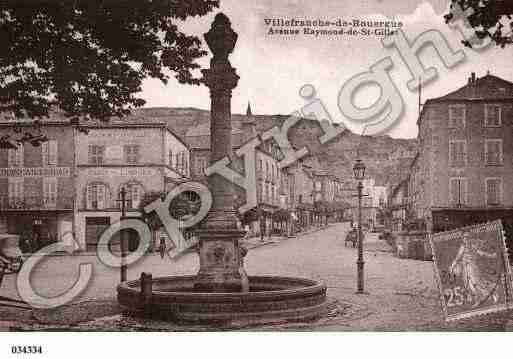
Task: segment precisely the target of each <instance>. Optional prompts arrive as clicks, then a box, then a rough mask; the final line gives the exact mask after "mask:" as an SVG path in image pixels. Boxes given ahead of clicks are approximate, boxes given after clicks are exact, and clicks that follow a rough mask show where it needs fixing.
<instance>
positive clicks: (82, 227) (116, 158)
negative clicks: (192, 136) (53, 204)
mask: <svg viewBox="0 0 513 359" xmlns="http://www.w3.org/2000/svg"><path fill="white" fill-rule="evenodd" d="M80 130H82V131H79V130H78V129H77V130H76V149H77V151H76V153H77V155H76V167H77V172H76V173H77V175H76V204H75V227H76V231H75V232H76V239H77V240H78V242H79V243H80V247H81V248H82V249H87V250H94V249H95V248H96V246H97V244H98V239H99V237H100V235H101V233H102V232H103V231H104V230H105V228H107V227H108V226H109V225H110V224H112V223H114V222H116V221H118V220H119V219H120V217H121V210H120V209H121V203H120V193H121V189H122V188H124V189H125V191H126V193H127V200H128V203H127V205H128V206H127V209H128V211H127V215H128V216H138V215H139V212H138V208H139V204H140V201H141V199H142V196H143V195H144V193H147V192H167V191H169V190H170V189H171V188H173V187H174V186H176V185H178V184H179V183H182V182H185V181H187V180H188V178H189V177H190V176H189V175H190V161H189V156H190V154H189V150H188V147H187V146H186V145H185V144H184V143H182V142H181V140H180V139H179V138H178V137H177V136H175V135H174V134H173V133H172V132H171V131H170V130H169V129H168V128H167V127H166V125H165V124H164V123H162V122H152V121H149V120H147V119H145V120H141V119H123V120H122V121H114V120H111V121H110V122H108V123H103V124H92V125H82V126H81V127H80ZM84 130H86V132H87V133H84Z"/></svg>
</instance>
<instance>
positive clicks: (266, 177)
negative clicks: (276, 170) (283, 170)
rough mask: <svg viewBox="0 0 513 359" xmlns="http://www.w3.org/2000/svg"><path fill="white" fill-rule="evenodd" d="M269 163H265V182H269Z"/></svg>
mask: <svg viewBox="0 0 513 359" xmlns="http://www.w3.org/2000/svg"><path fill="white" fill-rule="evenodd" d="M269 179H270V178H269V162H266V163H265V180H266V181H269Z"/></svg>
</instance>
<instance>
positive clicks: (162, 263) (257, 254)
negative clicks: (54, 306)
mask: <svg viewBox="0 0 513 359" xmlns="http://www.w3.org/2000/svg"><path fill="white" fill-rule="evenodd" d="M348 229H349V226H348V224H346V223H337V224H330V225H329V226H327V227H325V228H321V229H319V230H317V231H314V232H310V233H308V234H304V235H298V236H297V237H294V238H277V237H273V238H272V240H270V241H269V240H266V241H265V242H264V243H262V245H258V242H257V241H255V240H252V242H251V245H250V246H249V248H250V250H249V252H248V254H247V256H246V258H245V268H246V271H247V272H248V274H249V275H279V276H293V277H304V278H311V279H316V280H322V281H324V282H325V283H326V284H327V286H328V297H329V313H328V315H327V316H326V317H325V318H322V319H321V320H319V321H317V322H314V323H284V324H282V325H274V326H270V327H261V328H259V329H270V330H345V331H348V330H349V331H354V330H439V329H451V330H454V329H464V330H476V329H477V330H479V329H481V330H483V329H484V330H495V329H501V328H502V325H503V321H500V320H499V321H500V323H499V324H497V320H492V322H486V323H485V322H483V321H479V322H475V321H474V322H470V323H469V324H465V325H463V326H461V325H460V326H454V325H452V326H449V325H446V324H444V322H443V318H442V313H441V307H440V302H439V296H438V291H437V288H436V284H435V281H434V276H433V264H432V262H427V261H417V260H408V259H399V258H396V257H395V256H393V254H392V253H391V252H390V249H389V248H388V245H387V244H386V243H385V242H384V241H380V240H379V239H378V235H377V234H373V233H367V234H366V238H365V248H366V250H365V253H364V256H365V290H366V292H367V294H363V295H362V294H355V289H356V255H357V252H356V249H354V248H352V247H351V246H348V247H345V246H344V238H345V234H346V233H347V231H348ZM80 263H91V264H92V265H93V266H94V274H93V279H92V281H91V283H90V285H89V286H88V287H87V289H86V290H85V291H84V292H83V293H82V294H81V295H80V296H79V297H77V298H76V299H75V302H84V301H87V302H92V301H93V302H94V301H95V302H97V303H100V304H98V306H101V303H103V302H105V303H108V302H113V301H114V300H115V296H116V285H117V284H118V282H119V269H114V268H109V267H107V266H105V265H104V264H102V263H100V262H99V261H98V259H97V258H96V257H95V256H92V255H77V256H55V257H48V258H45V259H44V260H43V261H42V262H41V264H40V265H39V266H38V267H37V270H36V271H35V272H34V273H33V276H32V283H33V284H34V286H35V289H36V290H37V291H38V293H39V294H41V295H43V296H55V295H57V294H59V293H60V292H62V291H63V290H65V289H66V288H67V287H69V286H71V285H73V284H74V282H75V281H76V278H77V275H78V268H79V265H80ZM198 266H199V264H198V257H197V255H196V254H195V253H189V254H186V255H184V256H182V257H180V258H178V259H177V260H170V259H169V258H167V257H165V258H164V259H161V258H160V256H158V255H150V256H146V257H144V258H142V259H141V260H140V261H139V262H137V263H136V264H134V265H132V266H131V267H130V268H129V269H128V279H137V278H138V277H139V275H140V273H141V272H143V271H144V272H151V273H152V274H153V276H154V277H158V276H169V275H190V274H195V273H196V272H197V270H198ZM0 295H3V296H9V297H16V296H17V291H16V285H15V280H14V278H13V277H7V278H6V280H4V284H3V286H2V288H1V289H0ZM2 311H3V312H2ZM105 314H107V313H105ZM1 316H4V317H5V318H10V319H11V320H13V312H12V311H9V312H6V310H5V309H1V310H0V318H1ZM20 318H23V316H17V317H15V319H17V320H20ZM1 320H2V319H0V321H1ZM6 320H8V319H6ZM497 326H498V327H497ZM0 327H1V325H0Z"/></svg>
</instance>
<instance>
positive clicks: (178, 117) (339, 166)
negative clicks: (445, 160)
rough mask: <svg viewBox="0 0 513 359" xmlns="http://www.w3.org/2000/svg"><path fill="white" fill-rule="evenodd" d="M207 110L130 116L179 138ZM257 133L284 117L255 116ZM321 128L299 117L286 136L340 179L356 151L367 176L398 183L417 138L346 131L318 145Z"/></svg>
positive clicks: (235, 119)
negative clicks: (164, 126) (160, 124)
mask: <svg viewBox="0 0 513 359" xmlns="http://www.w3.org/2000/svg"><path fill="white" fill-rule="evenodd" d="M209 114H210V113H209V112H208V111H205V110H199V109H194V108H162V107H161V108H144V109H139V110H137V111H136V112H135V113H134V115H133V116H136V117H144V118H145V119H152V120H159V121H163V122H166V123H167V125H168V127H169V128H170V129H171V130H172V131H173V132H175V133H176V134H177V135H178V136H180V137H181V138H182V139H184V138H185V133H186V131H187V130H188V129H189V128H190V127H192V126H197V125H199V124H204V123H208V122H209V121H210V118H209ZM245 118H246V115H240V114H234V115H232V121H233V122H234V126H237V123H239V122H240V121H242V120H243V119H245ZM253 118H254V119H255V122H256V124H257V129H258V131H259V132H263V131H265V130H267V129H269V128H271V127H273V126H275V125H278V126H281V124H282V123H283V121H284V120H285V119H286V118H287V116H284V115H274V116H261V115H254V116H253ZM321 135H322V130H321V128H320V125H319V123H318V122H317V121H314V120H309V119H302V120H301V121H300V122H299V123H298V124H296V126H294V127H293V128H292V129H291V130H290V132H289V139H290V141H291V142H292V144H293V145H295V146H296V147H297V148H300V147H303V146H307V147H308V148H309V149H310V153H311V154H312V156H313V157H315V158H314V159H313V162H314V163H318V165H317V164H316V165H315V167H317V166H319V165H320V166H321V167H322V168H324V169H328V170H329V171H330V172H331V173H333V174H335V175H337V176H339V177H341V178H343V179H348V178H352V176H353V174H352V166H353V164H354V162H355V160H356V158H357V152H359V155H360V158H361V159H362V160H363V161H364V163H365V165H366V166H367V168H368V170H367V174H368V177H372V178H375V179H376V184H378V185H386V184H393V183H397V182H398V181H399V179H400V178H402V177H404V176H405V175H406V173H407V170H408V166H409V164H410V163H411V160H412V159H413V157H414V156H415V153H416V150H417V141H416V140H415V139H394V138H391V137H389V136H378V137H371V136H360V135H357V134H355V133H352V132H350V131H345V132H344V133H343V134H342V135H340V136H338V137H337V138H336V139H334V140H333V141H331V142H329V143H327V144H324V145H321V144H320V143H319V141H318V138H319V137H320V136H321Z"/></svg>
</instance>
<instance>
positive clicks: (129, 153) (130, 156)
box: [124, 145, 139, 165]
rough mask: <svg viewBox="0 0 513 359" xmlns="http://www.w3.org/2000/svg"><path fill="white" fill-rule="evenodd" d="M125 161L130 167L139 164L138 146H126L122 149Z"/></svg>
mask: <svg viewBox="0 0 513 359" xmlns="http://www.w3.org/2000/svg"><path fill="white" fill-rule="evenodd" d="M124 152H125V161H126V163H128V164H130V165H135V164H137V163H138V162H139V146H138V145H126V146H125V147H124Z"/></svg>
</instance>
